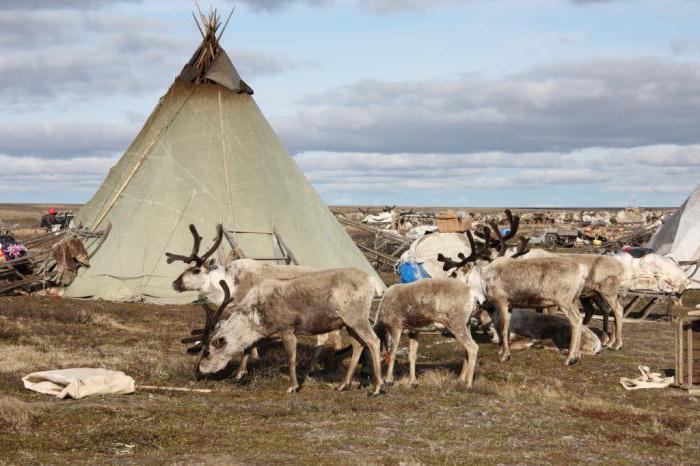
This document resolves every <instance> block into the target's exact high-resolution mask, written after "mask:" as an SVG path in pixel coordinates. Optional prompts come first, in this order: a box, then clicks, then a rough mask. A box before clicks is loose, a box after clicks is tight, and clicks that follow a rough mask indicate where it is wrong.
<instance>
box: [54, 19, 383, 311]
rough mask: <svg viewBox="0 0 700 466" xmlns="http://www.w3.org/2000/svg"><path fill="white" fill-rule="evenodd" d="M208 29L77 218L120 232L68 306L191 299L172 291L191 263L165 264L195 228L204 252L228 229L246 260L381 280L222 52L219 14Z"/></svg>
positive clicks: (81, 279)
mask: <svg viewBox="0 0 700 466" xmlns="http://www.w3.org/2000/svg"><path fill="white" fill-rule="evenodd" d="M202 23H203V24H202V25H203V30H202V31H201V32H202V36H203V41H202V45H201V46H200V47H199V48H198V49H197V51H196V52H195V54H194V56H193V57H192V59H191V60H190V61H189V62H188V63H187V65H185V67H184V69H183V70H182V73H181V74H180V75H179V76H178V77H177V78H176V80H175V82H174V83H173V85H172V86H171V87H170V89H169V90H168V92H167V93H166V94H165V96H163V97H162V98H161V99H160V102H159V103H158V105H157V106H156V108H155V110H154V111H153V113H152V114H151V116H150V117H149V118H148V120H147V121H146V123H145V125H144V127H143V128H142V129H141V132H140V133H139V134H138V136H136V139H134V141H133V142H132V143H131V145H130V146H129V148H128V149H127V151H126V152H125V153H124V155H123V156H122V157H121V159H120V160H119V161H118V162H117V164H116V165H115V166H114V167H112V169H111V170H110V171H109V174H108V175H107V178H106V179H105V181H104V183H103V184H102V186H101V187H100V188H99V190H98V191H97V193H96V194H95V195H94V196H93V198H92V199H91V200H90V201H89V202H88V203H87V204H86V205H85V206H83V208H81V209H80V212H79V213H78V216H77V220H78V222H79V223H80V224H82V225H83V226H84V227H87V228H89V229H91V230H102V229H104V228H106V227H107V225H109V224H112V230H111V232H110V234H109V236H108V237H107V239H106V240H105V242H104V243H103V244H102V246H101V247H100V248H99V250H98V251H97V252H96V254H95V256H94V257H93V258H92V259H91V260H90V263H91V267H90V268H89V269H82V270H81V271H80V273H79V275H78V277H77V278H76V280H75V281H74V282H73V283H72V285H71V286H70V287H69V288H68V289H67V291H66V294H67V296H71V297H92V298H101V299H107V300H115V301H133V300H146V301H160V302H190V301H192V300H193V298H194V295H192V294H180V293H177V292H175V291H174V290H173V289H172V287H171V283H172V281H173V279H174V278H175V277H176V276H177V275H178V274H179V273H180V272H181V270H182V269H183V264H182V263H173V264H167V263H166V260H165V259H166V258H165V255H164V254H165V252H166V251H169V252H181V253H187V252H189V251H190V250H191V247H192V237H191V236H190V232H189V230H188V225H189V224H190V223H193V224H195V225H196V226H197V228H198V229H199V232H200V234H201V235H202V236H203V238H204V245H206V242H207V240H211V239H213V237H214V236H215V227H216V225H217V224H218V223H223V225H224V226H225V228H226V229H227V230H229V231H235V232H237V233H235V239H236V240H237V242H238V244H239V245H240V247H241V248H242V250H243V251H244V252H245V253H246V255H247V256H248V257H253V258H274V257H279V256H280V253H283V254H287V255H288V256H293V258H294V259H295V262H296V263H298V264H301V265H307V266H312V267H317V268H319V269H327V268H333V267H355V268H358V269H360V270H363V271H365V272H367V273H369V274H371V275H372V276H374V277H376V278H377V280H378V279H379V278H378V276H377V275H376V272H375V271H374V270H373V269H372V267H371V265H370V264H369V263H368V262H367V260H366V259H365V257H364V255H363V254H362V253H361V252H360V251H359V250H358V249H357V247H356V246H355V244H354V243H353V241H352V240H351V239H350V237H349V236H348V235H347V233H346V232H345V230H344V229H343V227H342V226H341V225H340V224H339V223H338V222H337V221H336V219H335V217H334V216H333V214H332V213H331V212H330V210H329V209H328V207H327V206H326V205H325V204H324V202H323V201H322V200H321V198H320V197H319V195H318V194H317V193H316V191H315V190H314V188H313V187H312V186H311V184H310V183H309V181H308V180H307V179H306V177H305V176H304V174H303V173H302V171H301V170H300V169H299V167H297V165H296V164H295V163H294V161H293V159H292V158H291V157H290V156H289V154H288V153H287V151H286V150H285V149H284V147H283V146H282V144H281V143H280V141H279V139H278V138H277V135H276V134H275V132H274V130H273V129H272V128H271V127H270V125H269V123H268V122H267V120H266V119H265V117H264V116H263V115H262V113H261V112H260V110H259V109H258V107H257V105H256V104H255V101H254V100H253V98H252V97H251V95H252V94H253V90H252V89H251V88H250V87H249V86H248V85H247V84H246V83H245V82H243V81H242V80H241V78H240V76H239V75H238V72H237V71H236V69H235V67H234V66H233V64H232V63H231V60H230V59H229V58H228V56H227V55H226V53H225V52H224V50H223V49H222V48H221V47H220V45H219V42H218V39H219V38H220V34H219V37H217V36H216V33H217V30H218V29H219V22H218V17H217V15H216V12H213V14H211V15H210V17H209V19H206V18H204V17H203V18H202ZM222 32H223V31H222ZM281 249H284V251H281Z"/></svg>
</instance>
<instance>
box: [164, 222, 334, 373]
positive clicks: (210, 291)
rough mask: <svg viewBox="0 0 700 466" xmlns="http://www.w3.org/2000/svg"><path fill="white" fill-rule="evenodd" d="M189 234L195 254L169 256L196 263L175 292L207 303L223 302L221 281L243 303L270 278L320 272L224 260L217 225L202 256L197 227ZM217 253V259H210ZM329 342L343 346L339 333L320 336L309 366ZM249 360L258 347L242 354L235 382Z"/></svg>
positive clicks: (236, 253)
mask: <svg viewBox="0 0 700 466" xmlns="http://www.w3.org/2000/svg"><path fill="white" fill-rule="evenodd" d="M190 232H191V233H192V237H193V239H194V244H193V246H192V252H191V253H190V255H189V256H181V255H177V254H171V253H166V256H167V257H168V260H167V262H168V263H172V262H173V261H182V262H185V263H186V264H194V265H192V266H190V267H188V268H187V269H186V270H185V271H184V272H182V273H181V274H180V275H179V276H178V277H177V278H176V279H175V281H173V289H174V290H175V291H178V292H185V291H198V292H199V293H200V295H202V296H204V297H205V298H207V300H208V301H210V302H212V303H214V304H221V303H222V302H223V301H224V293H223V289H222V287H221V286H220V285H219V282H220V281H221V280H223V281H225V282H226V285H227V286H228V289H229V290H230V291H231V300H232V302H235V303H237V302H240V301H242V300H243V298H245V296H246V295H247V294H248V293H249V292H250V290H251V289H253V288H254V287H255V286H257V285H258V284H260V283H261V282H262V281H264V280H267V279H275V280H289V279H292V278H296V277H298V276H300V275H303V274H305V273H310V272H316V271H317V270H316V269H314V268H311V267H303V266H295V265H272V264H265V263H261V262H258V261H255V260H253V259H234V260H228V259H227V258H226V257H224V254H223V251H222V250H221V248H220V247H219V246H220V244H221V241H222V238H223V227H222V226H221V225H218V226H217V235H216V239H215V240H214V245H213V246H212V247H211V248H209V250H207V252H205V253H204V255H203V256H201V257H200V256H199V248H200V244H201V241H202V238H201V236H199V233H198V232H197V228H196V227H195V226H194V225H190ZM215 251H216V252H217V257H216V258H214V257H212V258H211V259H210V257H211V256H212V255H213V254H214V252H215ZM241 255H242V253H241V252H240V251H236V250H234V257H239V256H241ZM328 341H330V342H331V343H332V345H333V347H334V348H335V349H339V348H340V346H341V341H340V332H338V331H335V332H332V333H331V334H326V335H319V336H318V337H317V341H316V351H315V352H314V357H313V358H312V362H311V365H310V367H311V368H313V367H314V366H315V362H316V360H317V359H318V355H319V353H320V350H321V347H322V346H323V345H325V344H326V342H328ZM250 358H253V359H254V360H255V359H258V351H257V348H251V349H250V351H246V352H245V353H244V354H243V357H242V359H241V363H240V365H239V366H238V371H237V372H236V375H235V379H234V380H235V381H237V382H238V381H240V380H242V379H243V377H245V375H246V374H247V373H248V362H249V360H250Z"/></svg>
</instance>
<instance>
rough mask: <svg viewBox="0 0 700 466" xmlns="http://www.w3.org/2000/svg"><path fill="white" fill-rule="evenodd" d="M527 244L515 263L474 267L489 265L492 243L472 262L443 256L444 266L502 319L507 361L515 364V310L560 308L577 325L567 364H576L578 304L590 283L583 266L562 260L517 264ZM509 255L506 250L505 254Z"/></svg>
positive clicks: (487, 234) (512, 260) (471, 239)
mask: <svg viewBox="0 0 700 466" xmlns="http://www.w3.org/2000/svg"><path fill="white" fill-rule="evenodd" d="M467 237H468V239H469V244H470V246H471V250H472V251H474V250H475V249H476V244H475V242H474V237H473V236H472V234H471V232H470V231H468V232H467ZM483 237H484V238H487V239H488V238H490V237H491V232H490V229H489V227H484V233H483ZM524 247H525V243H523V242H522V241H521V248H520V249H521V251H519V252H518V253H516V254H514V255H513V256H512V257H510V258H509V257H498V258H497V259H495V260H492V261H491V262H490V263H488V265H485V266H482V265H474V266H471V267H469V266H468V265H469V263H470V262H474V261H476V260H477V259H479V258H482V259H484V260H487V261H488V260H489V243H488V241H487V242H486V243H485V244H484V245H483V247H482V248H481V249H480V250H479V251H478V252H475V253H474V254H470V256H469V257H464V255H463V254H460V256H459V259H460V261H459V262H457V261H454V260H452V259H450V258H448V257H445V256H443V255H442V254H440V255H438V260H439V261H440V262H443V263H444V266H443V269H444V270H445V271H448V270H451V269H455V271H454V272H453V273H452V276H454V277H459V278H460V279H461V280H462V281H464V282H466V283H467V284H468V285H469V287H470V288H471V289H472V292H473V293H474V295H475V296H476V298H477V300H478V301H479V303H480V304H482V303H484V302H489V303H490V304H491V305H493V306H495V308H496V310H497V311H498V313H499V318H500V325H499V336H500V343H501V348H500V350H499V353H500V354H501V360H502V361H507V360H508V359H510V348H509V344H508V336H509V330H508V328H509V322H510V314H509V312H508V311H509V308H513V307H524V308H537V307H550V306H557V307H558V308H559V309H561V310H562V311H563V312H564V314H565V315H566V317H567V318H568V319H569V321H570V322H571V333H572V336H571V344H570V345H569V355H568V357H567V359H566V364H567V365H571V364H575V363H576V362H578V361H579V359H580V357H581V356H580V339H581V325H582V318H581V315H580V313H579V308H578V299H579V295H580V294H581V291H582V290H583V287H584V283H585V280H586V276H587V274H586V272H587V271H586V269H585V267H584V266H583V265H580V264H577V263H575V262H573V261H570V260H567V259H560V258H543V259H517V260H516V257H518V256H519V255H520V254H522V253H523V252H524ZM503 249H507V247H505V246H503V245H502V248H501V250H503Z"/></svg>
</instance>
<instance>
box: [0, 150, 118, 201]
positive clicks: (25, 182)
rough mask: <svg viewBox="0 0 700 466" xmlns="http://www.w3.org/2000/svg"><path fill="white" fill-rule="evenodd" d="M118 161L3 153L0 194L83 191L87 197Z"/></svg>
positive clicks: (109, 158)
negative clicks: (21, 155) (45, 157)
mask: <svg viewBox="0 0 700 466" xmlns="http://www.w3.org/2000/svg"><path fill="white" fill-rule="evenodd" d="M116 161H117V158H116V157H114V156H112V157H107V158H99V157H79V158H71V159H60V160H57V159H42V158H38V157H11V156H8V155H3V154H0V167H2V170H0V193H1V192H5V193H19V192H22V193H31V192H36V191H43V190H48V191H50V192H53V193H60V192H65V191H72V192H75V191H84V192H85V193H86V196H88V195H89V193H92V192H93V191H95V190H96V189H97V188H98V187H99V185H100V184H101V183H102V180H103V179H104V177H105V175H106V174H107V171H108V170H109V168H110V167H111V166H112V165H114V164H115V163H116ZM46 200H47V201H50V200H53V199H46Z"/></svg>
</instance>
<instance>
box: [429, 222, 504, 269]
mask: <svg viewBox="0 0 700 466" xmlns="http://www.w3.org/2000/svg"><path fill="white" fill-rule="evenodd" d="M482 234H483V235H484V236H485V237H486V238H489V237H490V235H491V232H490V231H489V227H484V230H483V233H482ZM467 239H468V240H469V248H470V253H469V256H468V257H467V256H465V255H464V254H462V253H461V252H460V253H459V254H458V255H457V258H458V259H459V261H456V260H454V259H452V258H450V257H446V256H445V255H443V254H442V253H440V254H438V257H437V260H438V262H442V264H443V265H442V270H444V271H445V272H449V271H450V270H452V273H451V276H452V277H453V278H457V277H458V276H459V275H463V274H464V273H466V272H467V271H468V269H469V264H470V263H471V262H476V261H478V260H480V259H481V260H483V259H486V258H488V254H489V246H488V244H487V243H484V244H483V245H482V246H481V247H477V245H476V242H475V241H474V235H472V232H471V231H470V230H467Z"/></svg>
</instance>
